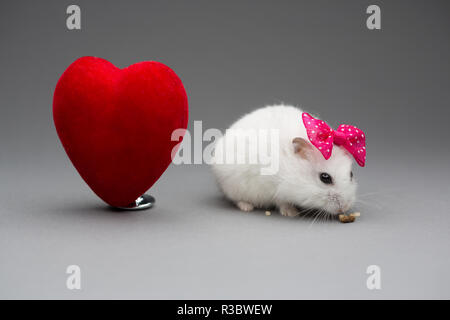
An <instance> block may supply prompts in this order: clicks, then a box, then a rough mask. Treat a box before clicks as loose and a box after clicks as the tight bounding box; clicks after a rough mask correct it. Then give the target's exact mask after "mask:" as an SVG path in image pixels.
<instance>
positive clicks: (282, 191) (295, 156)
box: [212, 105, 356, 216]
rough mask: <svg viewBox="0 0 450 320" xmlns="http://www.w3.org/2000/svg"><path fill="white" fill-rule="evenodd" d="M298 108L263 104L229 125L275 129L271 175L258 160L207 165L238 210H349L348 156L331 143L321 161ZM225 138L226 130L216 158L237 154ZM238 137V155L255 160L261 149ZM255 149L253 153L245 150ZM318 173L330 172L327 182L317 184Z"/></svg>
mask: <svg viewBox="0 0 450 320" xmlns="http://www.w3.org/2000/svg"><path fill="white" fill-rule="evenodd" d="M302 112H303V111H302V110H300V109H298V108H295V107H293V106H285V105H275V106H268V107H265V108H261V109H257V110H255V111H253V112H251V113H249V114H247V115H245V116H243V117H242V118H241V119H239V120H238V121H236V122H235V123H234V124H233V125H232V126H231V127H230V129H232V130H234V129H244V130H245V129H256V130H260V129H269V130H270V129H276V130H278V132H279V170H278V172H276V173H275V174H273V175H262V174H261V170H260V169H261V168H262V167H263V165H262V164H261V163H259V162H258V163H255V164H248V163H246V164H236V163H234V164H217V163H216V164H212V171H213V173H214V175H215V176H216V178H217V181H218V184H219V186H220V188H221V190H222V191H223V193H224V194H225V195H226V197H227V198H229V199H230V200H231V201H233V202H234V203H235V204H236V205H237V207H239V208H240V209H241V210H243V211H251V210H253V209H254V208H255V207H258V208H268V207H273V206H276V207H277V208H279V210H280V212H281V214H282V215H284V216H296V215H298V214H299V210H298V208H301V209H318V210H323V211H325V212H327V213H330V214H335V213H340V212H345V211H347V210H349V209H350V208H351V207H352V205H353V204H354V202H355V194H356V181H355V179H354V178H352V176H353V174H352V173H351V168H352V158H351V156H350V154H349V153H348V152H347V151H346V150H345V149H344V148H342V147H339V146H337V145H334V146H333V151H332V155H331V157H330V159H328V160H325V159H324V157H323V156H322V154H321V153H320V152H319V151H318V150H317V149H316V148H315V147H314V146H313V145H312V144H311V143H310V142H309V140H308V137H307V134H306V129H305V127H304V125H303V121H302ZM296 138H297V139H296ZM227 139H230V138H229V132H228V131H227V133H226V134H225V135H224V136H223V137H222V138H220V139H219V140H218V141H217V143H216V146H215V160H217V159H219V157H221V158H222V159H224V158H223V157H224V156H226V154H227V153H229V152H235V153H236V152H242V150H241V151H236V148H235V146H229V145H227V143H226V141H227ZM237 139H245V142H244V143H245V145H246V146H247V148H245V151H244V152H245V155H241V156H244V157H245V158H246V159H248V158H249V157H250V156H257V159H260V155H261V154H260V153H261V150H260V148H259V147H256V148H251V145H250V144H251V143H254V141H251V140H249V139H248V138H247V137H246V136H245V135H244V134H243V135H242V136H239V134H238V135H237ZM253 147H255V146H253ZM231 148H233V149H231ZM267 148H269V149H270V146H267ZM255 150H256V152H257V153H258V154H257V155H252V154H249V153H251V152H254V151H255ZM266 150H267V149H266ZM321 173H327V174H329V175H330V176H331V178H332V184H325V183H324V182H322V181H321V179H320V174H321Z"/></svg>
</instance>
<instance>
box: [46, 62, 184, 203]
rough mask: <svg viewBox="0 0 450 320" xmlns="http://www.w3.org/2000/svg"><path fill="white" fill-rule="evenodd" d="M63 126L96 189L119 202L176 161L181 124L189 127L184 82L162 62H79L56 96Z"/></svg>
mask: <svg viewBox="0 0 450 320" xmlns="http://www.w3.org/2000/svg"><path fill="white" fill-rule="evenodd" d="M53 119H54V121H55V126H56V131H57V132H58V136H59V138H60V140H61V142H62V145H63V147H64V149H65V150H66V152H67V155H68V156H69V158H70V160H71V161H72V163H73V165H74V166H75V168H76V169H77V171H78V173H79V174H80V175H81V177H82V178H83V179H84V181H86V183H87V184H88V185H89V186H90V187H91V189H92V190H93V191H94V192H95V193H96V194H97V195H98V196H99V197H100V198H101V199H103V200H104V201H105V202H106V203H108V204H110V205H112V206H126V205H128V204H130V203H134V201H135V200H136V199H137V198H138V197H139V196H141V195H142V194H143V193H144V192H146V191H147V190H148V189H149V188H150V187H151V186H152V185H153V184H154V183H155V182H156V181H157V180H158V179H159V177H160V176H161V175H162V174H163V172H164V171H165V170H166V169H167V167H168V166H169V164H170V163H171V160H172V159H171V154H172V149H173V148H174V147H176V145H177V144H178V143H179V142H178V141H172V140H171V134H172V132H173V131H174V130H175V129H178V128H182V129H186V127H187V121H188V102H187V96H186V91H185V89H184V86H183V83H182V82H181V80H180V79H179V78H178V76H177V75H176V74H175V72H173V71H172V70H171V69H170V68H169V67H167V66H165V65H164V64H162V63H159V62H140V63H136V64H133V65H131V66H129V67H127V68H124V69H119V68H117V67H115V66H114V65H113V64H111V63H110V62H108V61H106V60H104V59H101V58H95V57H83V58H80V59H78V60H76V61H75V62H73V63H72V64H71V65H70V66H69V67H68V68H67V70H66V71H65V72H64V73H63V75H62V76H61V78H60V79H59V81H58V83H57V85H56V89H55V93H54V96H53Z"/></svg>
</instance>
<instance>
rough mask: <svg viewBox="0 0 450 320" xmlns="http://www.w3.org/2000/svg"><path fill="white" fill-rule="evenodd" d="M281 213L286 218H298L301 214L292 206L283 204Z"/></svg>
mask: <svg viewBox="0 0 450 320" xmlns="http://www.w3.org/2000/svg"><path fill="white" fill-rule="evenodd" d="M280 213H281V215H282V216H285V217H296V216H298V215H299V214H300V212H299V211H298V210H297V209H296V208H295V207H294V206H292V205H290V204H283V205H281V206H280Z"/></svg>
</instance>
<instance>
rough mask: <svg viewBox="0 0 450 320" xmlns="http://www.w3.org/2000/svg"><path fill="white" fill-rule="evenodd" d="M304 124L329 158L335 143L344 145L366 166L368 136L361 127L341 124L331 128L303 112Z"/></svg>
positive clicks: (318, 147) (323, 153)
mask: <svg viewBox="0 0 450 320" xmlns="http://www.w3.org/2000/svg"><path fill="white" fill-rule="evenodd" d="M302 118H303V124H304V125H305V128H306V133H307V134H308V138H309V141H311V143H312V144H313V145H314V146H315V147H316V148H317V149H318V150H319V151H320V152H321V153H322V155H323V157H324V158H325V159H326V160H328V159H330V157H331V151H332V150H333V143H334V144H336V145H338V146H343V147H344V148H345V149H347V151H348V152H350V153H351V154H352V155H353V157H354V158H355V160H356V162H357V163H358V164H359V165H360V166H361V167H364V165H365V162H366V136H365V135H364V132H363V131H362V130H361V129H358V128H357V127H354V126H350V125H348V124H341V125H340V126H339V127H338V128H337V130H333V129H331V128H330V127H329V126H328V125H327V124H326V123H325V122H324V121H322V120H319V119H316V118H314V117H312V116H311V115H310V114H308V113H306V112H303V114H302Z"/></svg>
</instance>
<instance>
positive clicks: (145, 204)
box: [115, 194, 155, 210]
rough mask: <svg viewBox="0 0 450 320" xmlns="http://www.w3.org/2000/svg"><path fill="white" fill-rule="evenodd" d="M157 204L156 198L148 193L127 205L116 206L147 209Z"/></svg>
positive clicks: (129, 208)
mask: <svg viewBox="0 0 450 320" xmlns="http://www.w3.org/2000/svg"><path fill="white" fill-rule="evenodd" d="M154 204H155V198H154V197H152V196H151V195H148V194H143V195H142V196H140V197H139V198H137V199H136V200H135V201H134V202H133V203H130V204H129V205H127V206H125V207H115V208H117V209H121V210H146V209H150V208H151V207H153V205H154Z"/></svg>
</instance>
